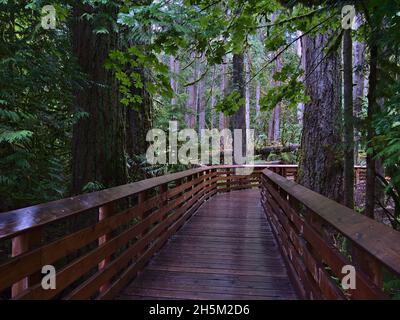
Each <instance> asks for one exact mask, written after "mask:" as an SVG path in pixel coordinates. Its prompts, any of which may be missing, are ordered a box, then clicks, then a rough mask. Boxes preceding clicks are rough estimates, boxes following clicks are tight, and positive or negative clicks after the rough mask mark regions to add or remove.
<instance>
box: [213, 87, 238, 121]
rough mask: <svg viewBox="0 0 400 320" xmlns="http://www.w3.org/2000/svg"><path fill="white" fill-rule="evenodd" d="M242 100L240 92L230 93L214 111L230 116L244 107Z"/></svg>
mask: <svg viewBox="0 0 400 320" xmlns="http://www.w3.org/2000/svg"><path fill="white" fill-rule="evenodd" d="M244 102H245V100H244V98H243V97H241V94H240V92H238V91H232V92H231V93H230V94H229V95H227V96H226V97H224V99H222V100H221V101H219V102H218V104H217V105H216V106H215V110H216V111H218V112H223V113H224V114H225V115H227V116H232V115H234V114H235V113H236V111H238V110H239V109H240V107H241V106H243V105H244Z"/></svg>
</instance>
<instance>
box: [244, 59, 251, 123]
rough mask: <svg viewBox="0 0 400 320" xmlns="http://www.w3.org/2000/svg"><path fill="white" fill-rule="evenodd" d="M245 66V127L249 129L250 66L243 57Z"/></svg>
mask: <svg viewBox="0 0 400 320" xmlns="http://www.w3.org/2000/svg"><path fill="white" fill-rule="evenodd" d="M244 66H245V100H246V102H245V105H246V128H247V129H250V83H249V82H250V66H249V59H248V58H245V59H244Z"/></svg>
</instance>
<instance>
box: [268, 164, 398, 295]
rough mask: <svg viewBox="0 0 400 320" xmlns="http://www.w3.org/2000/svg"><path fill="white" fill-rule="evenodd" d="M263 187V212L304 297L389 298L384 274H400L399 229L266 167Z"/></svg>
mask: <svg viewBox="0 0 400 320" xmlns="http://www.w3.org/2000/svg"><path fill="white" fill-rule="evenodd" d="M261 188H262V204H263V206H264V209H265V213H266V215H267V217H268V219H269V220H270V222H271V225H272V226H273V230H274V233H275V235H276V238H277V240H278V243H279V246H280V248H281V251H282V254H283V256H284V258H285V260H286V264H287V266H288V269H289V271H290V274H291V278H292V280H293V282H294V283H295V284H296V287H297V289H298V291H299V294H300V295H301V296H302V297H303V298H306V299H384V298H389V296H388V295H387V294H386V293H385V292H384V290H383V285H384V276H385V275H387V274H389V275H391V276H395V277H399V276H400V233H399V232H398V231H395V230H393V229H392V228H390V227H388V226H386V225H384V224H381V223H378V222H376V221H374V220H372V219H370V218H367V217H365V216H363V215H361V214H359V213H356V212H355V211H353V210H351V209H349V208H347V207H345V206H343V205H341V204H339V203H337V202H335V201H332V200H330V199H328V198H326V197H324V196H322V195H320V194H318V193H316V192H313V191H311V190H309V189H307V188H305V187H303V186H301V185H299V184H297V183H295V182H294V181H290V180H288V179H286V178H285V177H282V176H281V175H278V174H276V173H274V172H272V171H271V170H268V169H265V170H264V171H263V173H262V176H261ZM345 266H346V268H344V267H345ZM352 267H353V268H354V269H352V270H354V271H355V278H354V280H355V281H354V282H351V279H350V278H348V277H346V279H344V280H345V286H343V285H342V280H343V278H344V277H345V276H348V275H350V276H351V273H350V272H351V271H349V270H350V269H351V268H352ZM348 268H350V269H348ZM353 286H355V287H353Z"/></svg>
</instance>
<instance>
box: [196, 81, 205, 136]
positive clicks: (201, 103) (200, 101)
mask: <svg viewBox="0 0 400 320" xmlns="http://www.w3.org/2000/svg"><path fill="white" fill-rule="evenodd" d="M205 85H206V84H205V78H203V79H201V80H200V81H199V83H198V91H197V94H198V97H197V105H198V113H199V128H198V129H199V134H200V132H201V129H205V127H206V99H205Z"/></svg>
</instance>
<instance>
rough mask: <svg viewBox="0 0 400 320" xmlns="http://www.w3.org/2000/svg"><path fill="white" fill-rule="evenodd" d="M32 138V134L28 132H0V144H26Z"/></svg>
mask: <svg viewBox="0 0 400 320" xmlns="http://www.w3.org/2000/svg"><path fill="white" fill-rule="evenodd" d="M32 136H33V132H32V131H29V130H19V131H3V132H0V143H1V142H8V143H11V144H12V143H16V142H27V141H29V139H30V138H31V137H32Z"/></svg>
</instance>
